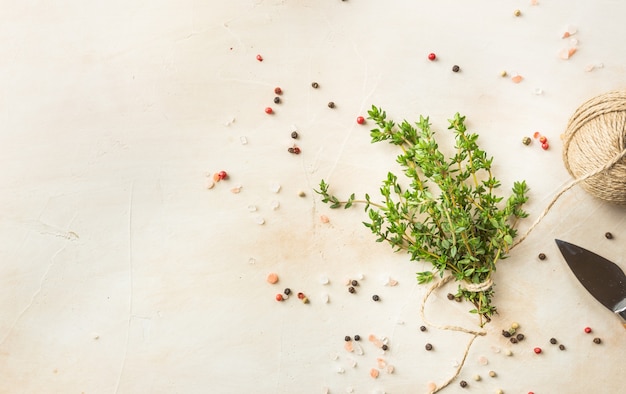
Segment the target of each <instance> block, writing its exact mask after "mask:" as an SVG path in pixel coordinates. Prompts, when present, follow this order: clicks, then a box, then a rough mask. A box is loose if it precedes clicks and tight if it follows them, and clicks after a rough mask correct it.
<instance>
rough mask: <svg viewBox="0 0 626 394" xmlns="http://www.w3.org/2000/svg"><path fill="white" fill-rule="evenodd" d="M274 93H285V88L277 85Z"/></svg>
mask: <svg viewBox="0 0 626 394" xmlns="http://www.w3.org/2000/svg"><path fill="white" fill-rule="evenodd" d="M274 93H276V94H283V90H282V89H281V88H279V87H278V86H277V87H275V88H274Z"/></svg>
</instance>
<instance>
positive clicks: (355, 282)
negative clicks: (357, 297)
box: [350, 280, 359, 286]
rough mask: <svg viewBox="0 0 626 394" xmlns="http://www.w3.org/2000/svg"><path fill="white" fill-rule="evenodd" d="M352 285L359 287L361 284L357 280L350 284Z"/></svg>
mask: <svg viewBox="0 0 626 394" xmlns="http://www.w3.org/2000/svg"><path fill="white" fill-rule="evenodd" d="M350 284H351V285H352V286H358V285H359V282H357V281H356V280H353V281H352V282H350Z"/></svg>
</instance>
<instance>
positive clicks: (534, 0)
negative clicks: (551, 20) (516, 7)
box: [530, 0, 539, 5]
mask: <svg viewBox="0 0 626 394" xmlns="http://www.w3.org/2000/svg"><path fill="white" fill-rule="evenodd" d="M538 4H539V1H538V0H530V5H538Z"/></svg>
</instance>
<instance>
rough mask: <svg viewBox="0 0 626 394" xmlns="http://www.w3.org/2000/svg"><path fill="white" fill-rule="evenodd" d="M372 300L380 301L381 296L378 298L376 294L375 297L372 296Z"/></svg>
mask: <svg viewBox="0 0 626 394" xmlns="http://www.w3.org/2000/svg"><path fill="white" fill-rule="evenodd" d="M372 300H374V301H380V297H379V296H377V295H376V294H374V295H373V296H372Z"/></svg>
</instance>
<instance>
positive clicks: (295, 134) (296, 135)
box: [291, 131, 298, 140]
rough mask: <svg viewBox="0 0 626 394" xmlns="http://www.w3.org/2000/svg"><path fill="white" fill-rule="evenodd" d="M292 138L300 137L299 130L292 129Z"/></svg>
mask: <svg viewBox="0 0 626 394" xmlns="http://www.w3.org/2000/svg"><path fill="white" fill-rule="evenodd" d="M291 138H293V139H294V140H295V139H296V138H298V132H297V131H292V132H291Z"/></svg>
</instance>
